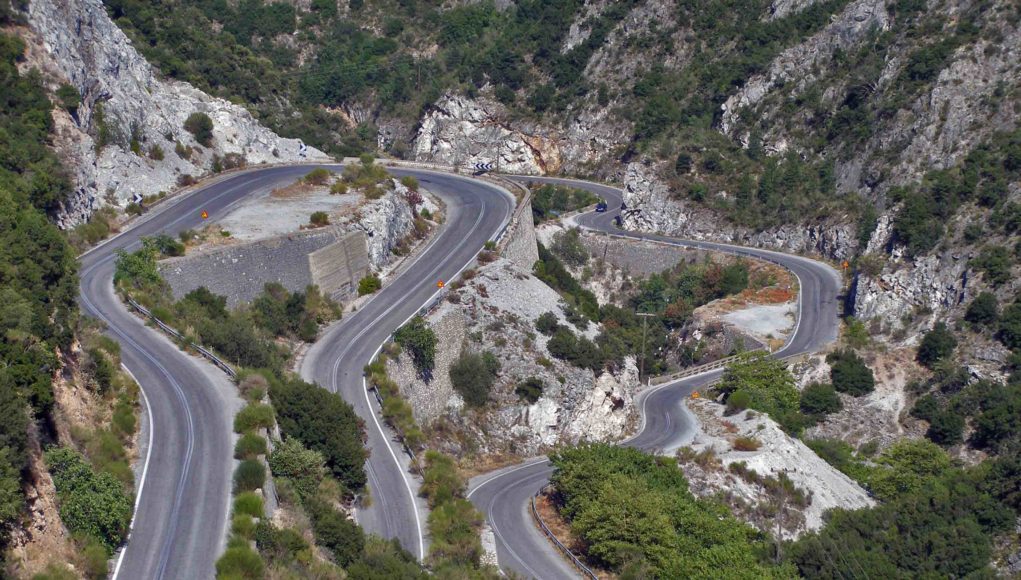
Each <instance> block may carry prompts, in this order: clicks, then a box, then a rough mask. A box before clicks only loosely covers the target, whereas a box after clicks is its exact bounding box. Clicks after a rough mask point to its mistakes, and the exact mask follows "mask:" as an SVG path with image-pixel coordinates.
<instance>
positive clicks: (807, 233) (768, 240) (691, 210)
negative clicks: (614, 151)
mask: <svg viewBox="0 0 1021 580" xmlns="http://www.w3.org/2000/svg"><path fill="white" fill-rule="evenodd" d="M623 189H624V202H625V203H627V206H628V210H627V211H625V213H624V227H625V228H627V229H631V230H638V231H646V232H661V233H665V234H668V235H672V236H677V237H682V238H688V239H693V240H712V241H718V242H728V243H736V244H743V245H751V246H763V247H768V248H776V249H778V250H784V251H788V252H794V253H805V254H815V255H819V256H823V257H825V258H828V259H831V260H844V259H848V258H850V257H851V256H852V255H854V253H855V251H856V249H857V246H858V241H857V239H856V237H855V228H854V226H853V224H851V223H850V219H849V218H848V216H846V215H845V216H841V215H835V216H830V217H828V218H827V219H825V220H822V221H819V222H817V223H808V224H787V225H783V226H780V227H776V228H772V229H768V230H764V231H753V230H751V229H748V228H742V227H738V226H734V225H732V224H727V223H726V222H725V221H721V220H720V219H719V216H718V215H715V214H714V212H713V211H712V210H709V209H707V208H706V207H705V206H703V205H699V204H696V203H694V202H690V201H686V200H677V199H674V198H673V196H672V195H671V192H670V188H669V187H668V186H667V185H666V183H665V182H663V181H662V180H660V179H659V178H658V177H657V176H656V167H655V166H651V165H644V164H641V163H629V164H628V165H627V167H626V169H625V171H624V187H623Z"/></svg>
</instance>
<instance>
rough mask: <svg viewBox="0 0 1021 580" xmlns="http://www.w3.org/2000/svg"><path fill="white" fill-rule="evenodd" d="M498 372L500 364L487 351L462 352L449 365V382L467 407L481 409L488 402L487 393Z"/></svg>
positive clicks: (494, 356)
mask: <svg viewBox="0 0 1021 580" xmlns="http://www.w3.org/2000/svg"><path fill="white" fill-rule="evenodd" d="M499 371H500V362H499V361H498V360H496V355H494V354H493V353H491V352H489V351H485V352H482V353H474V352H462V353H461V356H460V357H458V359H457V360H456V361H454V363H453V364H452V365H450V382H451V384H452V385H453V387H454V390H455V391H457V392H458V393H459V394H460V395H461V397H462V398H464V402H465V404H466V405H468V406H469V407H481V406H483V405H485V404H486V401H488V400H489V392H490V391H491V390H492V388H493V383H494V382H495V381H496V374H497V373H498V372H499Z"/></svg>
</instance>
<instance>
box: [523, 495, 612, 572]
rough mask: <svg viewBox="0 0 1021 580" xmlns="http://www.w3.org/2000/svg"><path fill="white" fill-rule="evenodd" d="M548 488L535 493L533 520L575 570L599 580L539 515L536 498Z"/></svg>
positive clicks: (533, 497)
mask: <svg viewBox="0 0 1021 580" xmlns="http://www.w3.org/2000/svg"><path fill="white" fill-rule="evenodd" d="M547 487H548V486H543V487H540V488H539V490H538V491H536V492H535V495H533V496H532V499H531V506H532V518H533V519H534V520H535V522H536V523H537V524H539V527H540V528H541V529H542V533H544V534H546V537H547V538H549V539H550V540H551V541H552V542H553V545H555V546H556V547H557V548H558V549H559V550H560V551H561V552H563V553H564V555H565V556H567V559H569V560H570V561H571V563H572V564H574V567H575V568H577V569H578V570H579V571H581V573H582V574H584V575H585V576H586V577H587V578H591V579H592V580H598V579H599V577H598V576H596V574H595V572H593V571H592V570H591V569H590V568H589V567H588V566H586V565H585V564H584V563H582V561H581V560H579V559H578V556H575V555H574V552H572V551H571V549H570V548H568V547H567V546H565V545H564V544H563V542H561V541H560V540H559V539H558V538H557V535H556V534H554V533H553V530H551V529H549V526H547V525H546V522H545V521H543V519H542V516H540V515H539V510H537V509H536V508H535V498H537V497H539V496H540V495H542V492H543V491H545V490H546V488H547Z"/></svg>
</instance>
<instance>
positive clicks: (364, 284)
mask: <svg viewBox="0 0 1021 580" xmlns="http://www.w3.org/2000/svg"><path fill="white" fill-rule="evenodd" d="M382 287H383V282H382V281H381V280H380V279H379V276H377V275H375V274H369V275H368V276H365V277H364V278H362V279H361V280H359V281H358V295H359V296H365V295H366V294H372V293H373V292H376V291H378V290H379V289H380V288H382Z"/></svg>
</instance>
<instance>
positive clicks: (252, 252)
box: [159, 228, 369, 307]
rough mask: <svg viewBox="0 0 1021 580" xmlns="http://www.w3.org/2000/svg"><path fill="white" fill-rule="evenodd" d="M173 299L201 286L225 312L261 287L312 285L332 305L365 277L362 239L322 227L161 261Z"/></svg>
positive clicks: (357, 234)
mask: <svg viewBox="0 0 1021 580" xmlns="http://www.w3.org/2000/svg"><path fill="white" fill-rule="evenodd" d="M159 270H160V274H161V275H162V276H163V278H164V279H165V280H166V281H167V283H169V284H170V288H171V290H172V291H173V294H174V297H175V298H181V297H182V296H184V295H185V294H187V293H188V292H191V291H192V290H195V289H196V288H199V287H200V286H205V287H206V288H208V289H209V290H210V291H212V292H213V293H215V294H220V295H222V296H226V297H227V304H228V305H229V306H231V307H233V306H237V305H238V304H240V303H243V302H249V301H251V300H252V299H254V298H255V297H256V296H258V295H259V293H260V292H262V289H263V286H265V285H266V283H267V282H279V283H280V284H282V285H283V286H284V287H285V288H287V289H288V290H290V291H292V292H294V291H299V290H304V289H305V288H306V287H307V286H308V285H310V284H316V285H318V286H319V289H320V290H322V292H323V294H325V295H327V296H330V297H332V298H333V299H335V300H343V299H345V298H348V297H349V296H351V295H352V294H353V292H354V290H355V288H356V286H357V284H358V280H360V279H361V278H362V277H364V276H365V275H366V274H368V272H369V262H368V252H367V250H366V242H365V234H364V233H363V232H360V231H356V232H350V231H344V230H341V229H339V228H324V229H320V230H315V231H311V232H302V233H296V234H289V235H286V236H279V237H276V238H271V239H268V240H259V241H256V242H252V243H249V244H243V245H235V246H228V247H223V248H217V249H213V250H208V251H200V252H197V253H195V254H193V255H189V256H183V257H180V258H172V259H169V260H164V261H161V262H160V264H159Z"/></svg>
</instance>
